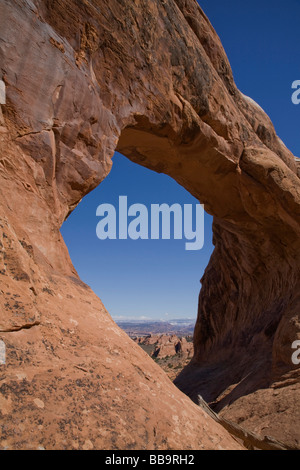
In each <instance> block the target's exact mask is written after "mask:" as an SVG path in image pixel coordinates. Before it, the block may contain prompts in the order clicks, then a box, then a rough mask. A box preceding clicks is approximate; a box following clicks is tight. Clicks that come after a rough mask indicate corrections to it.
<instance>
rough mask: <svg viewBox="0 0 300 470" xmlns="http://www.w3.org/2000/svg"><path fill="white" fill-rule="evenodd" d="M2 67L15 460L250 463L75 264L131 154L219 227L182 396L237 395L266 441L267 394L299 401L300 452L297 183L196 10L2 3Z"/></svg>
mask: <svg viewBox="0 0 300 470" xmlns="http://www.w3.org/2000/svg"><path fill="white" fill-rule="evenodd" d="M0 63H1V71H2V74H3V77H2V78H3V81H4V83H5V85H6V95H7V102H6V105H5V106H3V107H2V112H3V114H4V125H3V123H2V124H1V126H2V127H1V128H0V131H1V134H0V150H1V153H0V179H1V184H0V193H1V198H0V207H1V212H0V214H1V220H0V224H1V232H0V235H1V238H0V242H1V244H0V248H1V258H0V276H1V281H0V282H1V285H0V290H1V298H0V308H1V318H0V339H2V340H4V342H5V343H6V346H7V365H6V366H0V368H1V369H0V372H1V377H0V403H1V415H2V417H1V419H2V422H3V423H4V424H3V425H2V427H1V431H0V433H1V435H0V447H1V448H6V447H8V448H29V447H30V448H37V447H38V446H42V447H45V448H161V449H162V448H176V449H179V448H184V449H188V448H194V449H195V448H237V447H238V445H237V444H236V442H235V441H234V440H233V439H231V437H230V436H229V435H228V434H227V432H225V431H224V430H223V429H222V428H221V427H220V426H219V425H217V424H216V423H215V422H213V421H212V420H211V419H210V418H208V417H207V415H205V414H204V412H203V411H202V410H200V409H199V408H197V406H196V405H194V404H193V403H192V402H191V401H190V400H189V399H188V398H187V397H185V396H184V395H183V394H182V393H181V392H180V391H179V390H177V389H176V388H175V387H174V386H173V385H172V384H171V383H170V381H168V379H167V378H166V376H165V374H164V373H163V372H162V371H160V369H159V367H158V366H156V365H155V364H153V361H152V360H151V359H150V358H148V357H147V355H146V354H145V353H143V351H141V350H140V348H139V346H138V345H135V344H134V343H133V342H132V341H130V339H129V338H128V337H127V336H126V335H125V334H124V333H122V332H121V331H120V330H119V328H118V327H117V326H116V325H115V324H114V322H113V321H112V320H111V318H110V317H109V315H108V313H107V312H106V311H105V309H104V307H103V306H102V304H101V302H100V301H99V299H98V298H97V297H96V296H95V295H94V294H93V293H92V292H91V290H90V289H89V288H88V287H87V286H85V285H84V284H83V283H82V282H81V281H80V280H79V278H78V275H77V273H76V272H75V270H74V268H73V266H72V264H71V261H70V259H69V256H68V252H67V249H66V247H65V245H64V242H63V240H62V238H61V235H60V232H59V229H60V227H61V224H62V223H63V221H64V220H65V218H66V217H67V216H68V214H69V213H70V212H71V211H72V210H73V209H74V208H75V207H76V205H77V204H78V203H79V202H80V200H81V199H82V198H83V197H84V196H85V195H86V194H87V193H88V192H89V191H91V190H92V189H93V188H95V187H96V186H97V185H98V184H99V183H100V182H101V181H102V180H103V179H104V178H105V177H106V175H107V174H108V173H109V170H110V168H111V157H112V155H113V153H114V151H115V150H116V149H117V150H119V151H120V152H122V153H123V154H124V155H126V156H127V157H128V158H130V159H132V160H133V161H135V162H137V163H139V164H141V165H144V166H147V167H148V168H150V169H152V170H155V171H158V172H165V173H167V174H168V175H170V176H171V177H173V178H174V179H175V180H176V181H178V182H179V183H180V184H182V185H183V186H184V187H185V188H186V189H187V190H189V191H190V192H191V193H192V194H193V195H194V196H195V197H197V198H198V199H199V200H200V201H201V202H202V203H204V204H205V206H206V210H207V211H208V212H209V213H211V214H213V215H214V216H215V219H214V243H215V246H216V248H215V251H214V254H213V257H212V259H211V262H210V264H209V267H208V268H207V271H206V274H205V276H204V279H203V281H202V282H203V288H202V290H201V295H200V302H199V318H198V323H197V325H196V332H195V359H194V361H193V364H192V365H191V367H190V368H189V369H188V370H187V371H186V372H185V374H184V377H183V376H182V377H181V380H179V381H178V384H179V385H180V386H181V387H182V388H185V390H186V391H187V392H188V393H190V394H191V395H192V396H196V395H197V394H198V393H201V394H203V395H204V393H205V394H206V397H207V399H209V400H210V401H213V400H216V399H218V397H220V395H221V394H223V396H224V398H222V400H221V401H220V400H219V404H220V406H224V405H225V404H230V405H231V407H229V410H230V409H231V410H234V406H235V403H238V402H239V400H241V399H242V400H246V402H247V405H248V407H245V408H244V409H245V410H246V411H245V413H246V414H247V416H243V417H242V418H243V419H245V418H246V419H247V417H250V416H257V417H258V418H257V419H258V422H255V423H254V424H253V423H251V419H249V420H248V424H249V426H252V425H254V426H256V427H257V430H259V431H261V432H262V433H263V432H264V430H263V426H264V425H263V424H260V423H262V422H263V420H261V419H260V418H259V411H260V408H259V407H260V406H261V403H262V402H263V403H264V405H265V407H264V410H265V418H264V422H265V423H268V425H270V423H271V422H272V421H273V418H274V415H275V414H276V409H275V408H274V406H273V405H274V403H275V398H274V397H273V395H272V396H268V397H269V399H268V402H267V403H265V393H266V389H265V390H261V389H262V388H265V387H271V386H272V387H274V386H275V385H274V384H275V382H276V383H277V384H278V387H277V389H276V390H277V395H276V396H277V398H276V400H277V399H278V396H280V397H281V394H282V395H283V393H284V392H285V391H286V390H288V391H289V393H290V397H291V399H290V403H291V406H289V408H288V410H285V411H283V412H282V413H281V420H282V421H281V422H282V426H280V428H279V427H278V426H271V430H270V433H271V434H272V433H274V435H275V437H278V436H279V437H281V440H283V438H285V436H283V435H282V434H283V432H284V430H285V429H286V428H287V426H289V429H290V435H288V436H287V440H288V441H291V440H293V441H294V442H295V441H297V440H299V432H298V430H297V429H296V423H297V414H296V411H297V410H299V407H298V408H297V407H296V408H295V407H293V405H292V404H293V403H294V402H293V397H294V399H295V400H296V393H297V387H298V385H297V384H298V383H299V382H298V372H299V368H297V367H296V366H293V365H292V364H291V360H290V356H291V351H290V347H291V343H292V342H293V341H294V340H295V339H297V336H298V337H299V334H300V333H299V331H300V328H299V317H298V315H299V313H298V312H299V300H298V299H299V294H298V292H299V203H300V193H299V178H298V175H297V166H296V163H295V160H294V157H293V156H292V155H291V153H290V152H289V151H288V150H287V149H286V147H285V146H284V145H283V143H282V142H281V141H280V140H279V139H278V138H277V136H276V133H275V131H274V128H273V126H272V124H271V122H270V120H269V118H268V117H267V116H266V115H265V113H264V112H263V111H262V110H261V109H260V108H259V107H258V106H257V105H256V104H255V103H253V102H252V101H251V100H250V99H248V98H246V97H245V96H243V95H242V94H241V93H240V92H239V91H238V90H237V88H236V86H235V84H234V81H233V78H232V73H231V69H230V65H229V63H228V60H227V58H226V55H225V53H224V50H223V48H222V45H221V43H220V40H219V38H218V36H217V35H216V33H215V32H214V30H213V28H212V27H211V25H210V23H209V21H208V20H207V18H206V16H205V15H204V14H203V12H202V11H201V9H200V8H199V6H198V4H197V3H196V1H195V0H166V1H158V0H154V1H151V2H145V3H141V2H128V1H119V0H118V1H117V0H109V1H108V0H101V2H100V0H90V1H82V2H77V1H75V0H71V1H70V0H69V1H68V2H67V1H66V0H53V1H51V2H49V1H47V0H14V1H13V2H11V1H8V0H4V1H2V2H1V4H0ZM0 78H1V77H0ZM0 118H1V116H0ZM207 371H208V372H209V373H207ZM204 377H205V381H206V382H205V383H204ZM285 378H286V379H285ZM285 380H286V381H285ZM291 381H295V383H293V385H291ZM236 384H239V385H238V386H236ZM204 385H205V387H204ZM281 387H282V388H281ZM269 390H271V388H269ZM278 390H279V392H278ZM251 393H256V400H253V397H252V395H249V398H248V397H243V398H241V397H242V396H243V395H245V394H251ZM278 393H279V395H278ZM158 397H159V399H158ZM234 402H235V403H234ZM232 403H233V404H232ZM295 404H296V402H295ZM274 422H275V421H274ZM298 422H299V419H298ZM282 430H283V432H282Z"/></svg>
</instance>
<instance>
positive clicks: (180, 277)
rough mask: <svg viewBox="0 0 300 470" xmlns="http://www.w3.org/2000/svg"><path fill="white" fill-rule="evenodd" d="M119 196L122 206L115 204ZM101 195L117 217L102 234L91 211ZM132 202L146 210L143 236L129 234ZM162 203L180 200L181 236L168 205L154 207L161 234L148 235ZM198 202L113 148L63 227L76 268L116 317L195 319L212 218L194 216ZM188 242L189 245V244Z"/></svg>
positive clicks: (97, 219)
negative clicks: (105, 171)
mask: <svg viewBox="0 0 300 470" xmlns="http://www.w3.org/2000/svg"><path fill="white" fill-rule="evenodd" d="M125 197H126V199H127V200H126V208H125V207H122V206H121V205H120V200H121V199H124V198H125ZM105 203H106V204H109V205H110V206H112V209H114V211H113V212H114V213H115V216H116V217H115V220H114V219H112V220H111V222H112V224H113V225H114V224H115V228H116V230H115V233H114V234H113V239H109V235H108V234H107V235H106V236H105V237H104V238H105V240H99V238H98V237H97V235H96V228H97V224H98V223H99V220H101V219H100V218H99V217H96V211H97V208H98V207H99V205H101V206H102V205H103V204H105ZM137 203H138V204H142V205H143V206H144V208H145V210H147V223H146V227H147V234H146V237H144V239H143V238H142V235H143V234H142V235H140V236H139V238H138V240H132V239H131V237H130V234H129V236H128V224H130V220H131V221H132V220H134V219H135V218H134V217H131V218H130V217H128V212H129V210H130V206H131V205H133V204H137ZM162 204H165V205H167V206H168V211H169V210H170V209H171V208H172V206H173V205H174V204H175V205H176V209H177V208H178V210H179V214H178V212H177V214H178V215H179V219H178V218H177V220H176V222H178V223H179V224H180V227H179V229H180V232H181V233H180V237H179V236H178V233H177V234H176V233H175V231H174V229H175V213H173V212H172V211H171V210H170V216H169V212H168V211H167V212H165V216H166V217H165V216H164V217H163V216H162V214H160V215H159V222H160V226H159V236H158V237H157V235H158V234H155V238H153V237H152V230H151V224H152V221H151V207H152V206H153V205H155V206H157V205H159V206H161V205H162ZM196 204H198V201H197V200H196V199H195V198H193V197H192V196H191V195H190V194H189V193H188V192H187V191H185V190H184V188H183V187H181V186H180V185H178V184H177V183H176V182H175V181H174V180H173V179H171V178H169V177H167V176H165V175H162V174H158V173H157V172H154V171H151V170H148V169H146V168H143V167H142V166H141V165H137V164H135V163H133V162H131V161H129V160H128V159H127V158H125V157H124V156H123V155H121V154H119V153H115V155H114V157H113V166H112V170H111V172H110V173H109V175H108V176H107V177H106V179H105V180H104V181H103V182H102V183H101V184H100V185H99V186H98V188H97V189H95V190H94V191H93V192H91V193H90V194H89V195H88V196H86V197H85V198H84V200H83V201H82V202H81V203H80V204H79V206H78V207H77V208H76V209H75V211H74V212H73V213H72V214H71V215H70V216H69V217H68V218H67V220H66V221H65V222H64V224H63V226H62V229H61V232H62V235H63V237H64V240H65V242H66V244H67V246H68V248H69V252H70V255H71V259H72V261H73V263H74V266H75V268H76V270H77V272H78V274H79V275H80V277H81V279H82V281H84V282H86V283H87V284H88V285H90V286H91V287H92V289H93V290H94V292H95V293H96V294H97V295H99V297H100V298H101V299H102V301H103V302H104V305H105V306H106V307H107V309H108V311H109V312H110V314H111V315H112V317H113V318H114V319H115V320H116V321H117V322H118V321H121V320H122V319H123V320H124V321H125V320H126V319H129V320H134V319H136V321H138V320H139V319H141V320H142V319H144V320H148V321H151V320H152V321H155V320H160V321H168V320H175V319H184V318H185V319H189V320H190V321H191V322H192V323H195V321H196V316H197V304H198V294H199V289H200V282H199V281H200V279H201V277H202V276H203V274H204V270H205V268H206V266H207V264H208V262H209V259H210V256H211V253H212V250H213V246H212V229H211V226H212V218H211V217H210V216H209V215H208V214H205V219H204V220H203V221H202V219H201V220H200V219H199V217H198V218H197V220H196ZM186 206H189V208H190V209H191V211H192V219H191V222H192V227H185V226H184V219H185V216H184V211H185V208H186ZM173 207H174V206H173ZM109 208H110V207H109ZM121 210H126V224H127V226H126V234H125V237H124V234H123V239H122V237H120V235H121V234H120V233H119V228H120V227H119V225H120V223H119V220H120V217H121V215H122V216H123V214H121V213H120V211H121ZM177 214H176V215H177ZM136 215H137V214H136ZM164 218H165V220H164ZM186 218H187V216H186ZM104 219H105V218H103V219H102V220H104ZM169 220H170V226H169V233H166V234H165V235H166V236H165V239H163V233H162V225H163V223H165V221H166V222H167V226H168V221H169ZM196 222H197V223H198V231H197V232H196ZM106 229H107V226H106ZM187 229H192V236H195V235H194V234H196V233H197V235H198V236H199V237H200V235H201V236H202V234H203V235H204V246H203V247H202V246H201V247H200V245H199V248H198V246H195V248H197V249H194V245H195V241H194V242H191V241H190V242H189V241H188V240H187V239H185V232H186V233H187ZM138 231H140V227H138ZM167 231H168V230H167ZM177 232H178V230H177ZM176 235H177V238H178V239H177V240H176ZM106 237H107V238H106ZM124 238H125V239H124ZM156 238H158V239H156ZM188 243H191V245H192V246H191V248H193V249H190V250H187V244H188ZM200 248H201V249H200Z"/></svg>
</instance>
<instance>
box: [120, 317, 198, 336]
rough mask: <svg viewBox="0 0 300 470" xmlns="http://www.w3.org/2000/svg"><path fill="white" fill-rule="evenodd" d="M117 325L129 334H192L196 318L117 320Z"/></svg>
mask: <svg viewBox="0 0 300 470" xmlns="http://www.w3.org/2000/svg"><path fill="white" fill-rule="evenodd" d="M115 322H116V323H117V325H118V326H119V327H120V328H122V330H124V331H126V333H127V334H128V335H129V336H144V335H145V336H146V335H150V334H170V335H171V334H175V335H177V336H192V335H193V333H194V327H195V322H196V320H193V319H189V318H182V319H174V320H168V321H160V320H154V321H150V320H115Z"/></svg>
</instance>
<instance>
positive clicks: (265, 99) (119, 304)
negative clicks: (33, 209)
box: [62, 0, 300, 320]
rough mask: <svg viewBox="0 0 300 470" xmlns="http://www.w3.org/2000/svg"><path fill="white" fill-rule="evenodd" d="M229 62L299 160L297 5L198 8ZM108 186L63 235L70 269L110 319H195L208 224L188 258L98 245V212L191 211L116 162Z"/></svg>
mask: <svg viewBox="0 0 300 470" xmlns="http://www.w3.org/2000/svg"><path fill="white" fill-rule="evenodd" d="M199 3H200V5H201V6H202V8H203V10H204V11H205V13H206V14H207V16H208V17H209V19H210V21H211V22H212V24H213V26H214V27H215V29H216V31H217V33H218V34H219V36H220V38H221V40H222V43H223V46H224V48H225V50H226V52H227V55H228V57H229V60H230V63H231V66H232V69H233V73H234V77H235V81H236V83H237V86H238V87H239V88H240V90H241V91H242V92H243V93H245V94H246V95H248V96H250V97H251V98H253V99H254V100H255V101H257V102H258V103H259V104H260V105H261V106H262V107H263V108H264V109H265V111H266V112H267V113H268V114H269V116H270V117H271V119H272V121H273V123H274V125H275V128H276V130H277V133H278V135H279V136H280V137H281V139H282V140H283V141H284V142H285V143H286V145H287V146H288V147H289V148H290V149H291V150H292V151H293V152H294V154H295V155H299V156H300V149H299V123H300V119H299V118H300V105H299V106H295V105H293V104H292V101H291V95H292V89H291V85H292V82H293V81H294V80H300V66H299V64H300V48H299V18H300V2H298V0H297V1H296V0H287V1H286V2H282V1H276V0H275V1H274V0H273V1H270V0H263V1H258V0H252V1H251V2H249V3H246V2H241V1H240V0H232V1H231V0H227V1H226V2H224V0H223V1H221V0H203V1H200V2H199ZM113 162H114V164H113V169H112V171H111V173H110V175H109V176H108V177H107V178H106V180H105V181H104V182H103V183H102V184H101V185H100V186H99V187H98V188H97V189H96V190H95V191H93V192H92V193H91V194H90V195H88V196H86V198H85V199H84V200H83V201H82V203H81V204H80V205H79V206H78V208H77V209H76V210H75V211H74V212H73V214H72V215H71V216H70V218H69V219H68V220H67V222H65V224H64V225H63V227H62V234H63V236H64V239H65V241H66V243H67V246H68V248H69V251H70V255H71V258H72V261H73V263H74V265H75V267H76V269H77V271H78V273H79V275H80V276H81V278H82V280H83V281H84V282H86V283H87V284H89V285H90V286H91V287H92V289H93V290H94V291H95V292H96V294H97V295H98V296H99V297H100V298H101V299H102V301H103V302H104V305H105V306H106V308H107V309H108V311H109V312H110V314H111V315H112V316H113V318H115V319H118V318H149V319H164V320H167V319H171V318H184V317H189V318H195V317H196V314H197V303H198V294H199V290H200V278H201V277H202V275H203V272H204V269H205V267H206V265H207V264H208V261H209V258H210V255H211V252H212V249H213V246H212V243H211V239H212V233H211V223H212V218H211V217H210V216H206V219H205V244H204V248H203V249H202V250H201V251H186V250H185V249H184V240H182V241H180V240H176V241H174V240H170V241H167V240H138V241H131V240H106V241H100V240H98V238H97V237H96V225H97V222H98V221H99V219H98V218H97V217H96V209H97V207H98V205H99V204H102V203H112V204H114V205H116V206H117V202H118V198H119V196H122V195H126V196H128V202H129V204H133V203H142V204H145V205H147V206H148V207H149V208H150V204H154V203H159V204H162V203H164V202H165V203H168V204H172V203H180V204H191V203H192V204H195V203H196V202H197V201H196V200H195V199H194V198H193V197H192V196H191V195H190V194H188V193H187V192H186V191H185V190H184V189H183V188H182V187H180V186H179V185H178V184H177V183H176V182H175V181H173V180H172V179H170V178H169V177H167V176H165V175H159V174H156V173H154V172H151V171H150V170H147V169H145V168H142V167H140V166H138V165H135V164H133V163H132V162H130V161H129V160H127V159H126V158H125V157H123V156H122V155H119V154H115V156H114V158H113Z"/></svg>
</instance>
